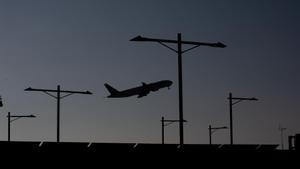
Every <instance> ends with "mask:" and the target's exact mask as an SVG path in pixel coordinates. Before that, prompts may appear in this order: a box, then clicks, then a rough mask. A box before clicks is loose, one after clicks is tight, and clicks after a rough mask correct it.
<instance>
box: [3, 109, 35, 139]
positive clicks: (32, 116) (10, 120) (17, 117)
mask: <svg viewBox="0 0 300 169" xmlns="http://www.w3.org/2000/svg"><path fill="white" fill-rule="evenodd" d="M35 117H36V116H35V115H25V116H24V115H22V116H18V115H13V116H12V115H10V112H8V115H7V122H8V123H7V125H8V132H7V134H8V136H7V140H8V142H10V123H12V122H14V121H16V120H18V119H20V118H35Z"/></svg>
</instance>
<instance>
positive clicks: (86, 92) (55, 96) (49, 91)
mask: <svg viewBox="0 0 300 169" xmlns="http://www.w3.org/2000/svg"><path fill="white" fill-rule="evenodd" d="M25 91H38V92H44V93H46V94H47V95H49V96H51V97H53V98H55V99H56V100H57V140H56V141H57V142H60V100H61V99H63V98H65V97H68V96H70V95H73V94H89V95H91V94H93V93H92V92H90V91H70V90H61V89H60V85H58V86H57V89H56V90H51V89H33V88H31V87H29V88H27V89H25ZM52 93H56V95H53V94H52ZM61 94H65V95H64V96H61Z"/></svg>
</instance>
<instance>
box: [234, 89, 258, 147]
mask: <svg viewBox="0 0 300 169" xmlns="http://www.w3.org/2000/svg"><path fill="white" fill-rule="evenodd" d="M228 100H229V113H230V144H231V145H232V144H233V120H232V106H233V105H235V104H237V103H239V102H241V101H245V100H246V101H258V99H257V98H255V97H232V93H229V97H228ZM233 101H235V102H233Z"/></svg>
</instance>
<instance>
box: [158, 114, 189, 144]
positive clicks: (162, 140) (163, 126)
mask: <svg viewBox="0 0 300 169" xmlns="http://www.w3.org/2000/svg"><path fill="white" fill-rule="evenodd" d="M176 122H179V120H165V117H164V116H163V117H161V143H162V144H165V126H168V125H171V124H172V123H176ZM183 122H187V121H186V120H183ZM165 123H167V124H165Z"/></svg>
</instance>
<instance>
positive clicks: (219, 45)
mask: <svg viewBox="0 0 300 169" xmlns="http://www.w3.org/2000/svg"><path fill="white" fill-rule="evenodd" d="M130 41H135V42H157V43H159V44H161V45H162V46H164V47H166V48H168V49H170V50H172V51H173V52H176V53H177V55H178V93H179V142H180V145H181V146H182V145H183V144H184V135H183V122H184V120H183V119H184V118H183V92H182V88H183V87H182V54H183V53H185V52H188V51H190V50H192V49H195V48H197V47H199V46H209V47H217V48H225V47H226V46H225V45H224V44H223V43H221V42H218V43H203V42H192V41H183V40H182V39H181V33H178V34H177V39H176V40H170V39H154V38H146V37H142V36H137V37H135V38H133V39H131V40H130ZM167 44H176V45H177V49H174V48H172V47H170V46H168V45H167ZM183 44H185V45H192V47H190V48H188V49H186V50H183V49H182V45H183Z"/></svg>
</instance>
